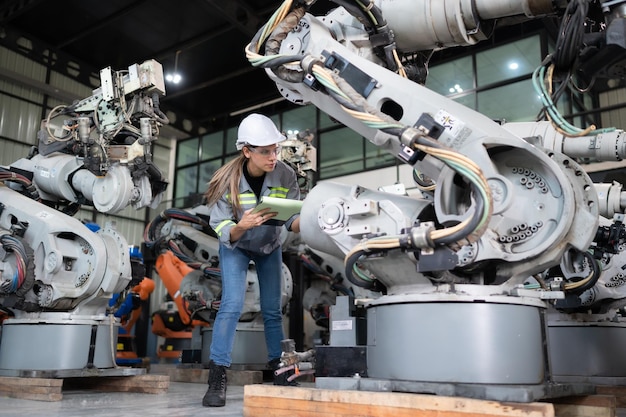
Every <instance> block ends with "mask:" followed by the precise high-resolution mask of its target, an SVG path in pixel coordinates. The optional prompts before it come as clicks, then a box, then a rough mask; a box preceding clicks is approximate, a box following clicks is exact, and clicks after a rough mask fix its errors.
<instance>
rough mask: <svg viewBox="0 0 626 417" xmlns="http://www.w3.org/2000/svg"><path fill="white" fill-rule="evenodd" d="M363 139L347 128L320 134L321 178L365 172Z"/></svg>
mask: <svg viewBox="0 0 626 417" xmlns="http://www.w3.org/2000/svg"><path fill="white" fill-rule="evenodd" d="M363 141H364V139H363V137H362V136H361V135H359V134H358V133H356V132H354V131H352V130H350V129H348V128H347V127H344V128H341V129H336V130H333V131H330V132H326V133H323V134H320V136H319V144H320V146H319V150H318V151H319V160H320V178H330V177H336V176H339V175H344V174H347V173H353V172H358V171H362V170H363Z"/></svg>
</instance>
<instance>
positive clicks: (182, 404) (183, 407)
mask: <svg viewBox="0 0 626 417" xmlns="http://www.w3.org/2000/svg"><path fill="white" fill-rule="evenodd" d="M172 366H175V365H172ZM155 373H159V374H162V373H167V371H166V370H164V369H163V368H160V369H159V370H158V371H157V372H155ZM265 383H266V384H271V382H265ZM301 386H302V387H307V388H309V387H310V388H313V387H315V384H314V383H312V382H302V383H301ZM206 388H207V385H206V384H203V383H189V382H171V381H170V385H169V389H168V390H167V392H166V393H163V394H140V393H124V392H119V393H118V392H102V391H95V390H80V389H68V390H66V389H63V399H62V400H60V401H34V400H22V399H16V398H8V397H3V396H0V417H4V416H6V417H17V416H28V417H86V416H88V417H120V416H122V417H123V416H150V417H160V416H164V417H165V416H167V417H197V416H202V415H210V416H221V417H242V416H243V396H244V387H243V386H241V385H229V386H228V390H227V400H226V406H225V407H203V406H202V397H203V396H204V393H205V392H206ZM615 416H616V417H626V409H623V408H620V409H617V410H616V413H615Z"/></svg>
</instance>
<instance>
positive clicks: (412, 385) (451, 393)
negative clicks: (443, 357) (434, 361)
mask: <svg viewBox="0 0 626 417" xmlns="http://www.w3.org/2000/svg"><path fill="white" fill-rule="evenodd" d="M315 387H316V388H320V389H332V390H356V391H374V392H412V393H415V394H433V395H443V396H448V397H464V398H475V399H480V400H491V401H510V402H519V403H528V402H534V401H538V400H544V399H550V398H559V397H568V396H576V395H590V394H595V386H593V385H590V384H581V383H575V384H558V383H554V384H551V383H546V384H537V385H492V384H451V383H432V382H415V381H400V380H385V379H377V378H334V377H317V378H315Z"/></svg>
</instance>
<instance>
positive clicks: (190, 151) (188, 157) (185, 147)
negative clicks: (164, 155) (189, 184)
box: [176, 138, 199, 166]
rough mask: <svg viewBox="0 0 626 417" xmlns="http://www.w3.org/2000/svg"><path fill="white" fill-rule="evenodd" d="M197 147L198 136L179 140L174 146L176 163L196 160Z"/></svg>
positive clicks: (187, 162) (183, 163) (182, 163)
mask: <svg viewBox="0 0 626 417" xmlns="http://www.w3.org/2000/svg"><path fill="white" fill-rule="evenodd" d="M198 148H199V140H198V138H193V139H185V140H181V141H179V142H178V147H177V148H176V165H177V166H180V165H188V164H193V163H195V162H198V152H199V151H198Z"/></svg>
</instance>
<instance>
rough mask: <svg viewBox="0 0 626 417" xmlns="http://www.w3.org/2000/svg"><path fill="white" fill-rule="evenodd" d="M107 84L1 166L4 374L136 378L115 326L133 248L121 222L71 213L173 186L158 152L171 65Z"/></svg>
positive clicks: (65, 110) (152, 66)
mask: <svg viewBox="0 0 626 417" xmlns="http://www.w3.org/2000/svg"><path fill="white" fill-rule="evenodd" d="M100 82H101V86H100V87H99V88H97V89H96V90H94V91H93V94H92V95H91V96H90V97H88V98H85V99H83V100H79V101H77V102H74V103H73V104H71V105H67V106H64V105H62V106H57V107H55V108H54V109H52V110H51V111H50V113H49V115H48V117H46V119H45V120H43V121H42V123H41V130H40V131H39V133H38V146H36V147H34V148H33V150H32V152H31V154H30V155H29V156H28V158H24V159H20V160H18V161H16V162H14V163H13V164H11V165H10V166H8V167H3V168H2V169H0V176H1V179H2V186H0V243H1V245H2V246H1V250H0V309H1V310H2V311H3V312H4V313H5V315H6V316H8V318H6V319H5V320H4V321H3V323H2V335H1V340H0V374H2V375H7V376H23V375H24V376H52V377H64V376H87V375H89V376H99V375H124V374H127V373H137V372H136V371H135V370H131V369H130V368H129V369H124V368H118V367H117V366H116V363H115V356H116V355H115V351H116V349H115V343H116V335H117V326H119V323H118V321H117V320H116V319H115V317H114V315H113V314H107V310H108V303H109V300H110V299H111V297H112V295H113V294H120V293H124V292H125V291H126V290H129V289H131V282H132V281H131V280H132V267H131V260H130V254H129V246H128V243H127V242H126V239H125V238H124V237H123V236H122V235H121V234H120V233H118V232H117V231H116V229H115V225H114V223H113V222H107V223H106V224H105V225H104V226H103V227H102V228H99V230H97V231H93V230H91V229H89V228H88V227H86V226H85V224H83V223H82V222H81V221H80V220H78V219H76V218H74V217H72V216H73V215H74V214H75V213H76V212H77V211H78V209H79V208H80V206H81V205H90V206H93V207H94V208H95V209H96V210H97V211H99V212H101V213H116V212H118V211H120V210H122V209H123V208H125V207H127V206H129V205H132V206H133V207H135V208H137V209H140V208H143V207H146V206H153V207H154V206H155V205H156V204H158V203H159V202H160V200H161V197H162V194H163V192H164V191H165V188H166V186H167V181H166V180H165V179H164V178H163V176H162V175H161V172H160V171H159V169H158V168H157V166H156V165H155V164H154V163H153V161H152V153H151V150H152V144H153V142H154V141H155V140H157V138H158V135H159V128H160V126H162V125H163V124H166V123H168V120H167V117H166V116H165V115H164V114H163V112H162V111H161V110H160V108H159V97H160V96H162V95H164V94H165V87H164V82H163V69H162V67H161V64H159V63H158V62H156V61H153V60H150V61H146V62H144V63H142V64H134V65H131V66H130V67H129V68H128V70H123V71H113V70H112V69H111V68H105V69H103V70H101V71H100ZM132 286H134V284H133V285H132ZM42 347H45V348H42Z"/></svg>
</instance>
